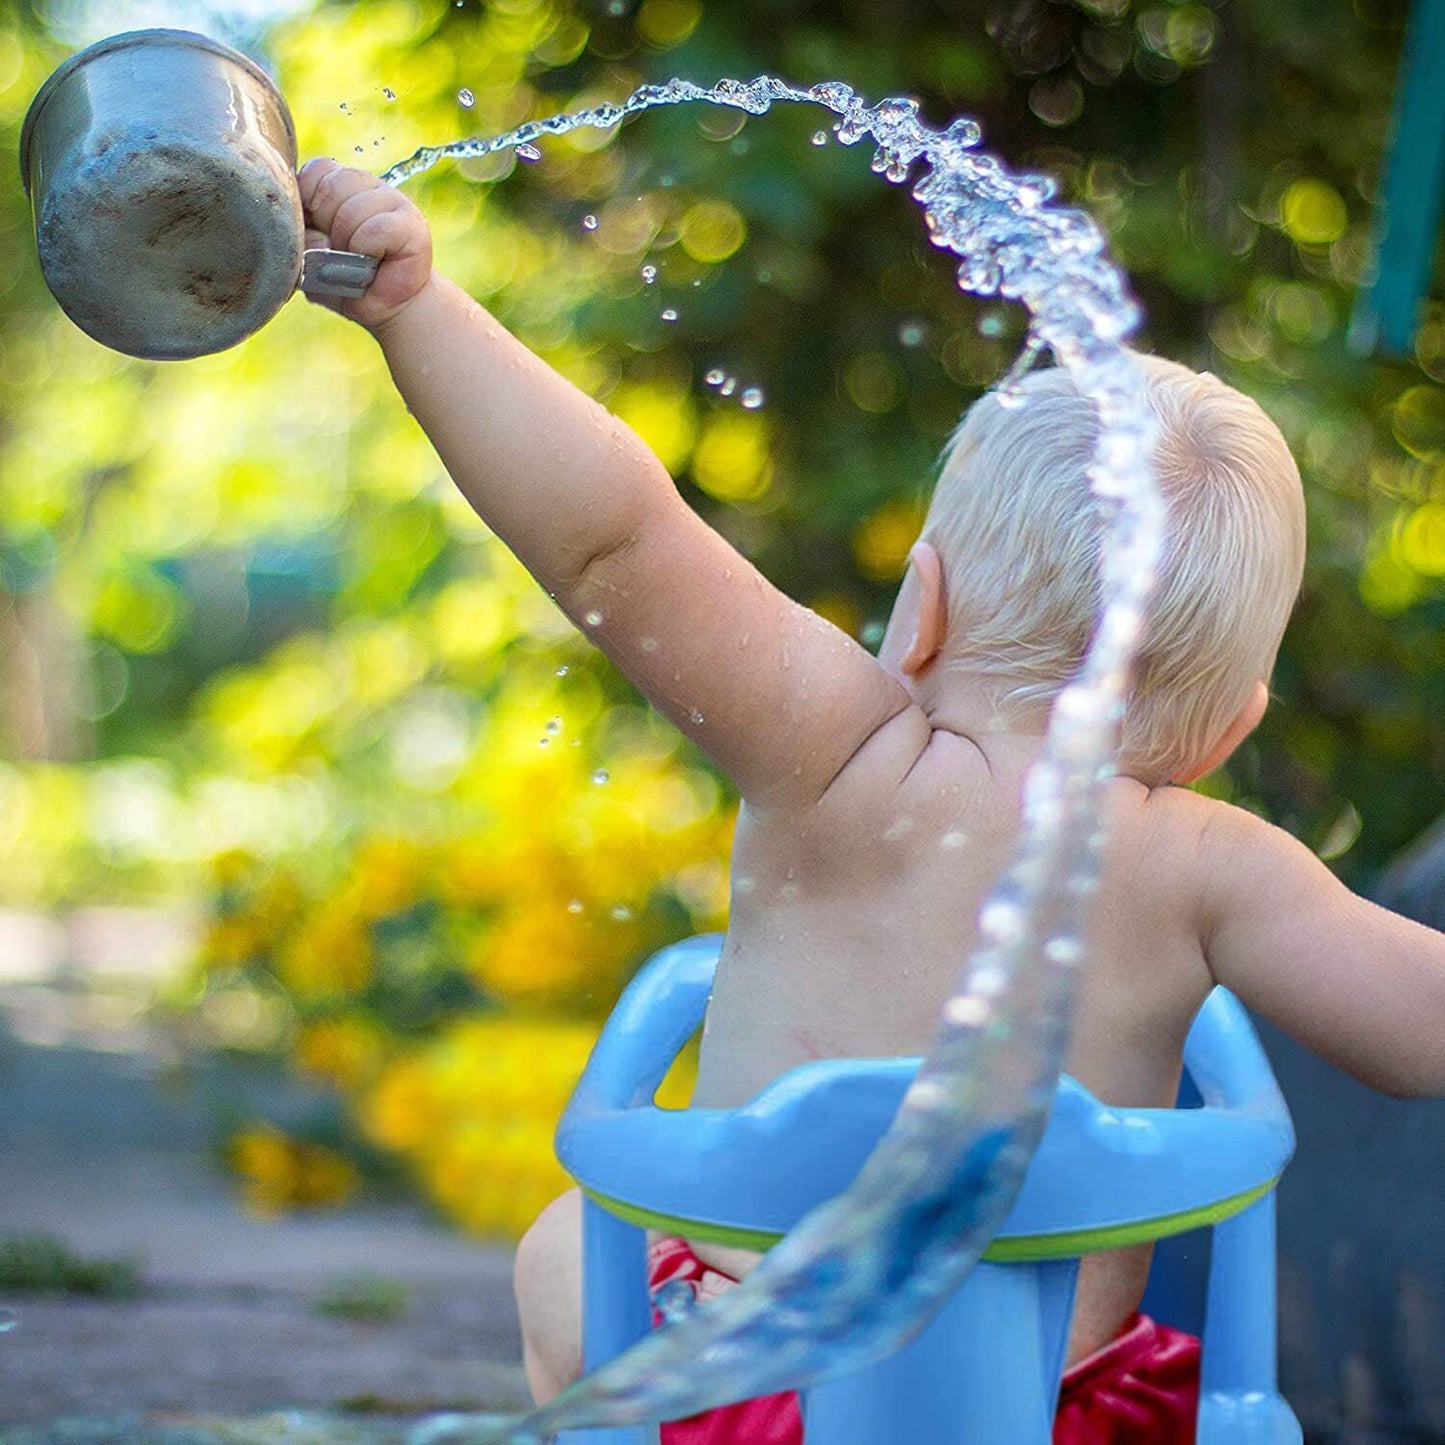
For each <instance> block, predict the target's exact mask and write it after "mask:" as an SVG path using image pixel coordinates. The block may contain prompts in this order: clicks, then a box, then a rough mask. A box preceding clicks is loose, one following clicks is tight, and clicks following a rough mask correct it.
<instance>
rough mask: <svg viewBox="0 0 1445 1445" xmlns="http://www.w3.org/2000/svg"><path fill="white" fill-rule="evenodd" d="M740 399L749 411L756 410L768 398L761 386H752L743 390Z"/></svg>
mask: <svg viewBox="0 0 1445 1445" xmlns="http://www.w3.org/2000/svg"><path fill="white" fill-rule="evenodd" d="M739 400H740V401H741V402H742V404H743V405H744V406H745V407H747V409H748V410H749V411H756V410H757V409H758V408H759V407H760V406H761V405H762V404H763V402H764V401H766V400H767V398H766V397H765V396H764V395H763V391H762V388H761V387H758V386H750V387H748V388H747V389H746V390H745V391H744V392H743V394H742V396H741V397H740V398H739Z"/></svg>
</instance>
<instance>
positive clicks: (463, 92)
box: [457, 86, 477, 110]
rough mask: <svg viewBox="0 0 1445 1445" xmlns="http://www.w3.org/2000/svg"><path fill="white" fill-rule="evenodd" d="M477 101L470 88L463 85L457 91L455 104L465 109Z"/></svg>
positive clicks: (468, 108)
mask: <svg viewBox="0 0 1445 1445" xmlns="http://www.w3.org/2000/svg"><path fill="white" fill-rule="evenodd" d="M476 103H477V98H476V96H475V95H473V94H472V93H471V91H470V90H468V89H467V88H466V86H463V87H462V88H461V89H460V90H459V91H457V104H458V105H460V106H462V107H463V108H464V109H466V110H470V109H471V108H472V107H473V106H474V105H475V104H476Z"/></svg>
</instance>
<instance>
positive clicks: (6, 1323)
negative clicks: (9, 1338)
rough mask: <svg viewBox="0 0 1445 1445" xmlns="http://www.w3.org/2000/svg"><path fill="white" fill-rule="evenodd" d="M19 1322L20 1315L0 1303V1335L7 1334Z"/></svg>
mask: <svg viewBox="0 0 1445 1445" xmlns="http://www.w3.org/2000/svg"><path fill="white" fill-rule="evenodd" d="M19 1323H20V1316H19V1315H17V1314H16V1313H15V1311H14V1310H12V1309H7V1308H6V1307H5V1306H4V1305H0V1335H5V1334H9V1333H10V1331H11V1330H13V1329H14V1328H15V1327H16V1326H17V1325H18V1324H19Z"/></svg>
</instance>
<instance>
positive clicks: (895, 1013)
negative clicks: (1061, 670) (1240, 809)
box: [697, 709, 1211, 1358]
mask: <svg viewBox="0 0 1445 1445" xmlns="http://www.w3.org/2000/svg"><path fill="white" fill-rule="evenodd" d="M1038 742H1039V740H1038V739H1037V738H1035V737H1029V736H1019V735H1009V734H997V735H994V736H991V737H987V738H985V739H984V743H983V747H982V748H980V746H978V745H976V744H975V743H974V742H972V741H971V740H969V739H968V738H966V737H963V736H960V735H957V734H955V733H951V732H947V731H944V730H942V729H931V728H929V727H928V725H927V722H926V720H924V719H922V718H921V715H919V714H917V710H916V709H911V710H909V712H908V713H905V714H902V715H900V716H899V717H897V718H895V719H893V720H892V721H891V722H890V723H888V724H887V725H886V726H885V727H884V728H883V729H881V730H880V731H879V733H878V734H876V735H875V736H874V737H873V738H871V739H870V740H869V742H868V743H867V744H866V745H865V746H864V747H863V748H862V749H860V750H859V752H858V754H857V755H856V756H855V758H854V759H853V760H852V761H851V762H850V763H849V765H848V767H847V768H846V769H844V771H843V772H842V773H840V775H839V777H838V778H837V779H836V780H835V782H834V783H833V785H832V786H831V787H830V788H829V789H828V791H827V792H826V793H825V794H824V795H823V797H822V799H820V800H819V802H817V803H816V804H815V805H813V806H812V807H810V808H807V809H768V808H761V809H753V808H749V807H747V806H744V809H743V812H742V814H741V816H740V818H739V823H738V831H737V838H736V842H735V844H734V853H733V874H732V876H733V897H732V913H731V925H730V927H729V930H728V936H727V943H726V946H725V948H724V951H723V956H722V959H721V962H720V964H719V969H718V976H717V983H716V986H715V989H714V994H713V999H712V1004H711V1007H710V1009H709V1012H708V1017H707V1025H706V1030H705V1033H704V1038H703V1048H702V1060H701V1069H700V1075H699V1081H698V1090H697V1102H698V1103H699V1104H701V1105H705V1106H707V1105H711V1106H729V1105H735V1104H738V1103H741V1102H743V1101H744V1100H746V1099H747V1098H749V1097H751V1096H752V1095H753V1094H755V1093H756V1092H757V1091H758V1090H759V1089H760V1088H762V1087H763V1086H764V1085H766V1084H767V1083H768V1082H770V1081H771V1080H772V1079H774V1078H775V1077H776V1076H777V1075H778V1074H780V1073H782V1072H783V1071H785V1070H787V1069H789V1068H791V1067H793V1066H795V1065H797V1064H800V1063H803V1062H805V1061H807V1060H809V1059H814V1058H830V1057H886V1056H893V1055H900V1054H904V1055H906V1054H918V1053H923V1052H925V1051H926V1050H927V1048H928V1046H929V1043H930V1041H931V1039H932V1036H933V1032H934V1029H935V1026H936V1020H937V1016H938V1011H939V1008H940V1005H941V1004H942V1002H943V999H944V998H945V997H946V996H947V995H948V994H949V993H950V992H951V990H952V988H953V986H954V985H955V983H956V982H957V979H958V975H959V972H960V969H961V966H962V964H963V961H964V960H965V958H966V957H967V954H968V952H969V950H970V948H971V947H972V945H973V942H974V939H975V936H976V928H975V919H976V916H977V913H978V909H979V905H980V904H981V903H982V901H983V898H984V896H985V894H986V892H987V891H988V888H989V887H990V885H991V884H992V883H993V881H994V880H995V879H996V878H997V876H998V874H999V873H1000V871H1001V869H1002V868H1003V866H1004V864H1005V862H1006V860H1007V857H1008V855H1009V853H1010V851H1011V850H1012V848H1013V846H1014V844H1015V842H1016V840H1017V837H1018V831H1019V823H1020V801H1019V800H1020V797H1021V790H1022V783H1023V778H1024V774H1025V772H1026V771H1027V768H1028V765H1029V764H1030V763H1031V762H1032V760H1033V757H1034V755H1035V754H1036V752H1037V750H1038ZM920 744H921V747H920ZM1170 791H1172V790H1155V791H1154V792H1152V793H1151V791H1150V790H1149V789H1146V788H1145V787H1144V786H1143V785H1142V784H1140V783H1136V782H1133V781H1131V780H1128V779H1118V780H1116V781H1115V782H1113V783H1112V784H1110V786H1109V796H1108V801H1107V809H1108V814H1109V823H1110V844H1109V848H1108V855H1107V866H1106V872H1105V876H1104V880H1103V885H1102V888H1101V891H1100V893H1099V895H1098V898H1097V906H1096V907H1095V908H1094V910H1093V918H1092V925H1091V938H1092V939H1093V941H1094V951H1093V953H1092V955H1091V957H1090V959H1089V962H1088V966H1087V967H1086V968H1085V970H1084V971H1083V974H1082V978H1081V984H1080V997H1079V1007H1078V1012H1077V1021H1076V1027H1075V1033H1074V1041H1073V1047H1072V1050H1071V1053H1070V1056H1069V1060H1068V1065H1067V1067H1068V1070H1069V1072H1070V1073H1072V1074H1073V1075H1074V1076H1075V1077H1076V1078H1078V1079H1079V1080H1080V1082H1082V1083H1083V1084H1084V1085H1085V1086H1086V1087H1088V1088H1089V1089H1091V1090H1092V1091H1093V1092H1094V1093H1096V1094H1097V1095H1098V1096H1099V1097H1100V1098H1102V1099H1103V1100H1105V1101H1106V1102H1108V1103H1113V1104H1118V1105H1122V1106H1130V1105H1152V1106H1163V1107H1168V1106H1170V1105H1172V1104H1173V1102H1174V1097H1175V1092H1176V1089H1177V1087H1178V1082H1179V1073H1180V1061H1181V1051H1182V1048H1183V1042H1184V1038H1185V1036H1186V1034H1187V1032H1188V1029H1189V1025H1190V1023H1191V1021H1192V1019H1193V1017H1194V1014H1195V1012H1196V1011H1197V1010H1198V1007H1199V1005H1200V1003H1202V1001H1203V999H1204V997H1205V995H1206V994H1207V993H1208V991H1209V988H1210V986H1211V979H1210V976H1209V973H1208V970H1207V968H1206V965H1205V961H1204V956H1203V952H1202V949H1201V947H1200V943H1199V938H1198V933H1197V927H1196V926H1195V925H1194V922H1193V920H1194V917H1195V913H1196V910H1195V909H1194V907H1193V905H1192V898H1191V893H1192V891H1193V890H1192V884H1191V882H1190V881H1189V880H1190V878H1191V876H1192V870H1191V868H1190V866H1189V857H1188V849H1189V841H1190V839H1191V837H1192V836H1193V834H1194V833H1195V832H1196V831H1197V830H1196V829H1194V828H1193V827H1192V826H1191V825H1190V824H1189V823H1186V822H1184V820H1183V819H1178V818H1176V813H1177V811H1178V810H1176V809H1173V808H1171V807H1170V801H1171V800H1170V799H1169V797H1168V794H1169V792H1170ZM1156 795H1157V796H1156ZM1181 823H1182V824H1183V826H1180V824H1181ZM698 1253H699V1254H700V1255H702V1256H703V1257H705V1258H707V1259H708V1260H709V1261H710V1262H711V1263H713V1264H714V1265H715V1266H716V1267H717V1268H719V1269H722V1270H724V1271H726V1272H730V1273H731V1272H736V1271H738V1270H739V1268H741V1267H743V1266H745V1265H746V1263H748V1259H747V1257H742V1258H740V1257H739V1255H738V1254H737V1253H736V1252H729V1251H722V1250H718V1249H716V1248H710V1247H708V1246H699V1247H698ZM1148 1258H1149V1255H1148V1250H1147V1249H1143V1250H1140V1249H1134V1250H1129V1251H1120V1252H1117V1253H1115V1254H1112V1255H1108V1256H1100V1257H1099V1258H1098V1259H1096V1260H1094V1261H1092V1262H1090V1263H1089V1264H1088V1266H1087V1267H1086V1269H1085V1272H1084V1274H1083V1276H1082V1278H1081V1282H1080V1290H1079V1297H1078V1306H1077V1309H1076V1314H1075V1327H1074V1337H1073V1342H1072V1348H1071V1351H1070V1354H1071V1357H1074V1358H1077V1357H1079V1356H1081V1355H1083V1354H1086V1353H1088V1352H1089V1351H1091V1350H1093V1349H1096V1348H1098V1347H1099V1346H1101V1345H1103V1344H1104V1343H1106V1342H1107V1341H1108V1340H1109V1339H1110V1338H1112V1337H1113V1335H1114V1334H1115V1333H1117V1331H1118V1329H1119V1327H1120V1326H1121V1325H1122V1324H1123V1322H1124V1321H1125V1320H1126V1319H1127V1318H1128V1316H1129V1314H1130V1313H1131V1312H1132V1311H1133V1310H1134V1309H1135V1308H1136V1306H1137V1304H1138V1300H1139V1296H1140V1294H1141V1293H1142V1289H1143V1283H1144V1278H1145V1275H1146V1274H1147V1271H1148Z"/></svg>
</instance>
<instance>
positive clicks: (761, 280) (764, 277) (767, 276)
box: [758, 271, 773, 286]
mask: <svg viewBox="0 0 1445 1445" xmlns="http://www.w3.org/2000/svg"><path fill="white" fill-rule="evenodd" d="M772 279H773V273H772V272H771V271H759V272H758V284H759V285H761V286H766V285H767V284H768V282H769V281H771V280H772Z"/></svg>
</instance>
